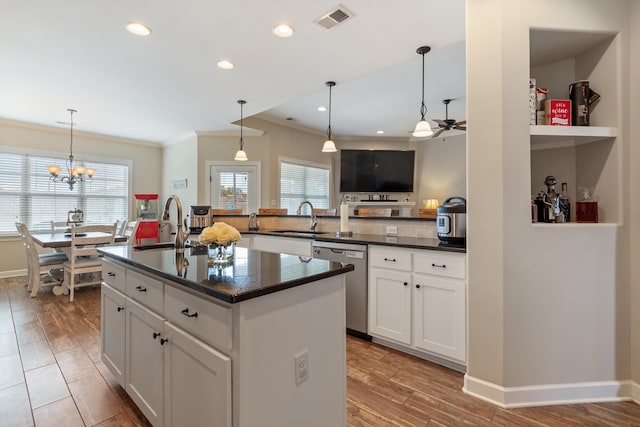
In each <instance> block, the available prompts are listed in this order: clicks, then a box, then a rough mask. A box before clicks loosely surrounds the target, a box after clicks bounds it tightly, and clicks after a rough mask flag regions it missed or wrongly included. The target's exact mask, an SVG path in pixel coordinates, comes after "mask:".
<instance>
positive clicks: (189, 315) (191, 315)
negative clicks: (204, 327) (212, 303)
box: [180, 308, 198, 317]
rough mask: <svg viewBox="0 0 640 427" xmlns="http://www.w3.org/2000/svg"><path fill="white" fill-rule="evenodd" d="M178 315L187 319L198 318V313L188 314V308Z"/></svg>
mask: <svg viewBox="0 0 640 427" xmlns="http://www.w3.org/2000/svg"><path fill="white" fill-rule="evenodd" d="M180 313H182V314H184V315H185V316H187V317H198V312H197V311H196V312H195V313H189V309H188V308H185V309H184V310H182V311H181V312H180Z"/></svg>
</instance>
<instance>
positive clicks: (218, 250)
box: [209, 242, 235, 267]
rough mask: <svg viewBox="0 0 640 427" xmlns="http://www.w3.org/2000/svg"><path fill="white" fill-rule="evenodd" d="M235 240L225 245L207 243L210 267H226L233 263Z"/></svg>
mask: <svg viewBox="0 0 640 427" xmlns="http://www.w3.org/2000/svg"><path fill="white" fill-rule="evenodd" d="M234 249H235V242H229V243H227V244H226V245H218V244H216V243H210V244H209V264H210V265H211V267H227V266H229V265H231V264H233V254H234Z"/></svg>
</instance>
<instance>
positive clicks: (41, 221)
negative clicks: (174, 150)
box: [0, 152, 129, 236]
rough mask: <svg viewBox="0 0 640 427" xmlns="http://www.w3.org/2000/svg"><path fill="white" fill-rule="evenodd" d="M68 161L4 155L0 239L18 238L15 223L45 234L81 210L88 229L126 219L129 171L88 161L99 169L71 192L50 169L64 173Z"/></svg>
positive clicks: (1, 154) (0, 175)
mask: <svg viewBox="0 0 640 427" xmlns="http://www.w3.org/2000/svg"><path fill="white" fill-rule="evenodd" d="M65 160H66V159H65V158H56V157H46V156H37V155H30V154H16V153H7V152H0V235H5V236H8V235H15V234H16V232H17V231H16V227H15V222H17V221H19V222H24V223H26V224H27V226H28V227H29V229H30V230H32V231H47V230H50V228H51V223H50V221H52V220H54V221H66V220H67V215H68V211H71V210H74V209H79V210H81V211H83V213H84V220H85V223H87V224H110V223H114V222H116V221H118V220H120V219H126V218H128V217H129V215H128V207H129V202H128V196H129V166H128V165H122V164H114V163H104V162H85V165H86V166H87V167H92V168H95V169H96V170H97V172H96V174H95V175H94V177H93V179H92V180H91V181H87V182H83V183H80V184H77V185H76V186H74V188H73V191H71V190H69V186H68V185H67V184H62V183H57V184H56V183H53V182H51V180H50V179H49V176H50V174H49V172H48V171H47V166H49V165H53V164H57V165H60V166H62V167H63V168H64V164H65Z"/></svg>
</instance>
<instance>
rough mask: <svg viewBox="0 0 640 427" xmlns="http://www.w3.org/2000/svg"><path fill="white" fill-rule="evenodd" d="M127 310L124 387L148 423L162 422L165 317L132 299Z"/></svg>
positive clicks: (156, 423) (161, 423)
mask: <svg viewBox="0 0 640 427" xmlns="http://www.w3.org/2000/svg"><path fill="white" fill-rule="evenodd" d="M126 313H127V314H126V317H127V320H126V332H125V336H126V350H125V351H126V362H125V363H126V371H125V390H127V393H129V396H131V399H133V401H134V402H135V403H136V405H138V408H140V410H141V411H142V413H143V414H144V415H145V417H147V419H148V420H149V421H150V422H151V424H153V425H154V426H162V425H164V424H163V422H164V419H163V407H164V405H163V404H164V401H163V384H164V378H163V375H164V369H163V348H162V346H163V345H164V344H166V338H165V337H164V335H163V331H164V319H163V318H162V317H160V316H158V315H157V314H155V313H154V312H152V311H150V310H148V309H146V308H145V307H143V306H142V305H140V304H138V303H136V302H135V301H133V300H131V299H127V310H126Z"/></svg>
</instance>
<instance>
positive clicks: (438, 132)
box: [431, 128, 444, 138]
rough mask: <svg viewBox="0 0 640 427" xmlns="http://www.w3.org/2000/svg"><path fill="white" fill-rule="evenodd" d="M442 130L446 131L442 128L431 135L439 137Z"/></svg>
mask: <svg viewBox="0 0 640 427" xmlns="http://www.w3.org/2000/svg"><path fill="white" fill-rule="evenodd" d="M442 132H444V128H442V129H440V130H438V131H437V132H436V133H434V134H433V135H432V136H431V138H437V137H439V136H440V134H441V133H442Z"/></svg>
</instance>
